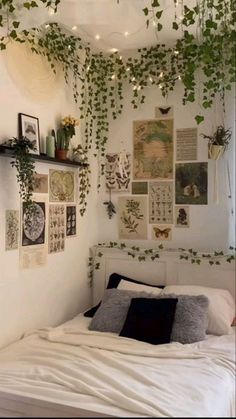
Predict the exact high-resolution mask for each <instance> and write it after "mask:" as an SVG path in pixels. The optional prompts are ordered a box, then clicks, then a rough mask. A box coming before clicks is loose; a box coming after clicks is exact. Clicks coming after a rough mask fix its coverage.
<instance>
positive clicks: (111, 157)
mask: <svg viewBox="0 0 236 419" xmlns="http://www.w3.org/2000/svg"><path fill="white" fill-rule="evenodd" d="M130 167H131V166H130V154H129V153H110V154H106V163H105V176H106V188H107V189H111V190H113V191H114V192H120V191H122V192H125V191H127V192H128V191H129V188H130Z"/></svg>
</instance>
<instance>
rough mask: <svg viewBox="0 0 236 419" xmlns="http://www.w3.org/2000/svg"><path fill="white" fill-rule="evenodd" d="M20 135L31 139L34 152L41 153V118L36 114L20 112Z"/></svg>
mask: <svg viewBox="0 0 236 419" xmlns="http://www.w3.org/2000/svg"><path fill="white" fill-rule="evenodd" d="M19 135H20V137H26V138H28V140H30V141H31V142H32V143H33V145H34V148H35V150H32V151H31V153H32V154H38V155H40V135H39V119H38V118H36V117H35V116H31V115H26V114H25V113H19Z"/></svg>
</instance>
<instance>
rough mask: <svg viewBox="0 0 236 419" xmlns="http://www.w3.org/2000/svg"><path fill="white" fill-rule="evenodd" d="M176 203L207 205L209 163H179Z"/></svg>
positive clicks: (176, 177) (176, 180) (176, 179)
mask: <svg viewBox="0 0 236 419" xmlns="http://www.w3.org/2000/svg"><path fill="white" fill-rule="evenodd" d="M175 202H176V204H188V205H191V204H192V205H207V163H182V164H181V163H177V164H176V174H175Z"/></svg>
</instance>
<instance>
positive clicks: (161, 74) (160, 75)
mask: <svg viewBox="0 0 236 419" xmlns="http://www.w3.org/2000/svg"><path fill="white" fill-rule="evenodd" d="M159 77H160V79H161V78H162V77H163V71H162V72H161V73H160V74H159Z"/></svg>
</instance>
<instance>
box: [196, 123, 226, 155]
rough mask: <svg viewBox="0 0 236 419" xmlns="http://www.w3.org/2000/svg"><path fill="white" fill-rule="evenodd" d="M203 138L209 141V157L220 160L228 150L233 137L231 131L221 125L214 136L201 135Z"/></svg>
mask: <svg viewBox="0 0 236 419" xmlns="http://www.w3.org/2000/svg"><path fill="white" fill-rule="evenodd" d="M201 135H202V136H203V138H206V139H207V140H208V156H209V158H211V159H213V160H218V159H219V158H220V157H221V156H222V155H223V154H224V152H225V150H226V149H227V146H228V144H229V142H230V139H231V137H232V131H231V129H230V128H229V129H225V127H224V126H223V125H219V126H218V127H217V128H216V131H215V132H214V133H213V135H206V134H201Z"/></svg>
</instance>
